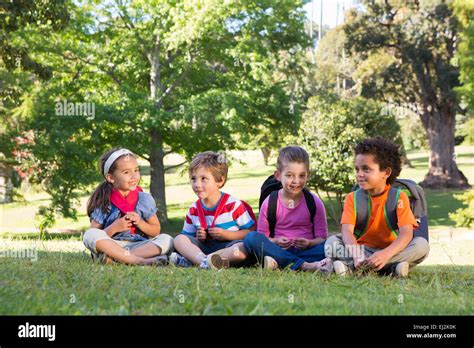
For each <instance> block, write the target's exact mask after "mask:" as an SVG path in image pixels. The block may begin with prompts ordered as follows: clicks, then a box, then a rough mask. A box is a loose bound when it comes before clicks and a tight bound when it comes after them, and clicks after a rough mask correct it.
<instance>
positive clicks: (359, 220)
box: [354, 189, 370, 239]
mask: <svg viewBox="0 0 474 348" xmlns="http://www.w3.org/2000/svg"><path fill="white" fill-rule="evenodd" d="M354 215H355V216H356V225H355V228H354V235H355V237H356V239H359V238H360V237H361V236H362V235H363V234H364V233H365V231H366V230H367V225H368V224H369V216H370V197H369V194H368V193H367V191H365V190H362V189H358V190H356V191H354Z"/></svg>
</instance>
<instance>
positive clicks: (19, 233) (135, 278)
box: [0, 146, 474, 315]
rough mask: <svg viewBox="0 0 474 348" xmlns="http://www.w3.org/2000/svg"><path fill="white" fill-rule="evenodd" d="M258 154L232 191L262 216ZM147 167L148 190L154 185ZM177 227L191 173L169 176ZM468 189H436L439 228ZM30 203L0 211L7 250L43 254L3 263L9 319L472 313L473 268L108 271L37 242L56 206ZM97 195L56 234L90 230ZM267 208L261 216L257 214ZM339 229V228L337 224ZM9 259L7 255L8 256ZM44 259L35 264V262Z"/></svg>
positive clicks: (235, 174)
mask: <svg viewBox="0 0 474 348" xmlns="http://www.w3.org/2000/svg"><path fill="white" fill-rule="evenodd" d="M456 151H457V161H458V164H459V166H460V168H461V170H463V172H464V174H465V175H466V176H467V177H468V179H469V181H470V182H471V183H474V147H473V146H470V147H467V146H463V147H457V149H456ZM259 155H260V154H259V153H258V152H246V153H244V154H240V156H241V158H243V159H245V160H246V161H247V163H249V162H251V163H250V164H248V165H247V166H246V165H242V164H239V163H237V162H235V163H234V165H233V166H232V167H231V169H230V173H229V181H228V183H227V184H226V186H225V191H226V192H229V193H231V194H234V195H236V196H238V197H239V198H241V199H245V200H247V201H248V202H249V203H250V204H251V205H252V206H253V207H254V208H256V207H257V205H258V195H259V190H260V186H261V184H262V182H263V181H264V180H265V178H266V177H267V176H268V175H269V174H271V173H272V172H273V170H274V167H273V166H265V165H263V163H262V161H261V160H259ZM409 158H410V159H411V160H412V164H413V165H414V168H409V169H403V171H402V174H401V177H403V178H412V179H414V180H417V181H420V180H422V179H423V176H424V174H425V173H426V171H427V153H426V152H425V151H416V152H410V153H409ZM147 171H148V169H147V168H144V169H143V172H144V174H145V175H143V181H142V186H143V187H144V189H145V190H147V189H148V186H149V176H147V175H146V173H147ZM166 182H167V188H166V190H167V191H166V192H167V200H168V209H169V210H168V211H169V217H170V222H169V223H167V224H164V225H163V232H166V233H170V234H173V235H174V234H176V233H178V232H179V231H180V230H181V227H182V223H183V221H182V219H183V216H184V214H185V211H186V209H187V207H188V206H189V204H190V203H191V202H192V201H194V200H195V199H196V198H195V196H194V194H193V192H192V190H191V188H190V186H189V184H188V180H187V177H186V175H180V174H179V173H173V174H168V175H167V176H166ZM457 193H460V191H431V190H427V192H426V195H427V200H428V203H429V208H430V210H429V218H430V226H431V227H436V228H453V226H454V222H452V221H451V220H450V219H449V217H448V213H449V212H452V211H455V210H456V209H457V208H459V207H461V202H459V201H457V200H456V199H455V198H454V197H453V196H454V195H455V194H457ZM25 197H26V201H25V202H23V203H12V204H5V205H3V206H1V211H0V218H1V226H0V227H1V231H0V233H1V234H0V250H1V251H3V252H4V253H5V252H7V251H8V252H12V250H16V251H17V252H19V251H21V250H23V251H24V250H30V251H34V252H38V254H37V255H36V256H35V257H34V258H33V257H30V256H29V257H23V258H18V257H13V256H11V255H13V254H10V257H0V269H1V270H2V271H1V272H0V314H255V315H258V314H284V315H291V314H308V315H312V314H318V315H334V314H347V315H357V314H402V315H411V314H423V315H428V314H435V315H444V314H471V315H472V314H473V313H474V290H473V288H474V287H473V285H474V266H444V265H436V266H426V265H425V266H423V265H421V266H419V267H417V268H415V270H414V271H413V272H412V273H411V274H410V277H409V278H408V279H392V278H389V277H380V276H376V275H368V276H363V277H359V276H353V277H347V278H338V277H336V276H335V275H330V276H327V275H319V274H307V273H294V272H291V271H277V272H262V270H261V269H258V268H250V269H229V270H224V271H221V272H206V271H200V270H198V269H180V268H176V267H172V266H170V267H162V268H150V267H127V266H124V265H118V264H116V265H112V266H101V265H97V264H93V263H92V262H91V259H90V256H89V254H88V252H86V251H85V248H84V247H83V245H82V242H81V241H80V236H79V235H78V234H72V235H66V234H56V233H54V234H50V236H49V240H46V241H38V240H37V233H36V232H34V231H35V227H36V225H35V222H34V221H35V220H34V214H35V211H36V209H37V207H38V206H40V205H42V204H47V203H48V197H47V196H46V195H45V194H44V193H42V192H34V191H31V192H29V193H27V194H26V195H25ZM87 198H88V193H87V194H86V193H85V194H84V196H83V197H81V206H80V208H79V209H80V212H81V214H79V219H78V221H72V220H69V219H60V220H59V221H58V223H57V226H56V228H59V229H73V230H84V229H85V228H87V226H88V224H89V223H88V218H87V216H86V215H85V214H84V213H83V212H84V211H85V203H86V200H87ZM257 210H258V209H256V211H257ZM330 231H331V232H337V226H336V225H335V224H334V223H332V222H330ZM2 256H4V255H2ZM32 258H33V259H36V258H37V261H35V260H31V259H32Z"/></svg>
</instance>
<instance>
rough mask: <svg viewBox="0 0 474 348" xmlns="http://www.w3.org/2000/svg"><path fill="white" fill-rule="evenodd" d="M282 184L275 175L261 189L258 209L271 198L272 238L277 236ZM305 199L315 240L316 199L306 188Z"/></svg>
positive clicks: (269, 225) (269, 206)
mask: <svg viewBox="0 0 474 348" xmlns="http://www.w3.org/2000/svg"><path fill="white" fill-rule="evenodd" d="M282 187H283V186H282V185H281V182H280V181H278V180H277V179H276V178H275V176H274V175H270V176H269V177H268V178H267V179H266V180H265V181H264V183H263V184H262V187H261V189H260V199H259V202H258V209H259V210H260V208H261V207H262V204H263V201H265V199H266V198H267V197H268V196H270V198H269V201H268V211H267V219H268V227H269V229H270V238H273V237H274V236H275V226H276V209H277V202H278V191H279V190H280V189H281V188H282ZM303 195H304V199H305V201H306V206H307V207H308V210H309V216H310V219H311V224H312V225H313V229H312V232H313V238H314V217H315V216H316V204H315V203H314V198H313V195H312V194H311V192H310V191H309V190H308V189H307V188H306V187H305V188H304V189H303Z"/></svg>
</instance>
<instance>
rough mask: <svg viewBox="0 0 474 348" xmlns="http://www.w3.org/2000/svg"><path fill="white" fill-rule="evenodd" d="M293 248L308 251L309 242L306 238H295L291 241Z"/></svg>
mask: <svg viewBox="0 0 474 348" xmlns="http://www.w3.org/2000/svg"><path fill="white" fill-rule="evenodd" d="M293 246H294V247H295V248H297V249H308V248H309V247H310V246H311V242H310V240H309V239H306V238H295V239H293Z"/></svg>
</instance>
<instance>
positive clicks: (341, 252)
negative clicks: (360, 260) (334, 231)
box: [324, 234, 360, 270]
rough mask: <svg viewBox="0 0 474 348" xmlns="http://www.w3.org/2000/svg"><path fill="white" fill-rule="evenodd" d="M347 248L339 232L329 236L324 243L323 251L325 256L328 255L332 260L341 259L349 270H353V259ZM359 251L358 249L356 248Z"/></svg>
mask: <svg viewBox="0 0 474 348" xmlns="http://www.w3.org/2000/svg"><path fill="white" fill-rule="evenodd" d="M351 251H354V250H350V249H349V248H347V247H346V246H345V244H344V241H343V240H342V236H341V235H340V234H338V235H335V236H330V237H329V238H328V239H326V242H325V243H324V252H325V255H326V257H330V258H331V259H332V260H333V261H342V262H343V263H344V264H345V265H346V266H348V267H349V268H350V269H351V270H354V259H353V258H352V256H351V255H352V254H351ZM358 252H360V250H358Z"/></svg>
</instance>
